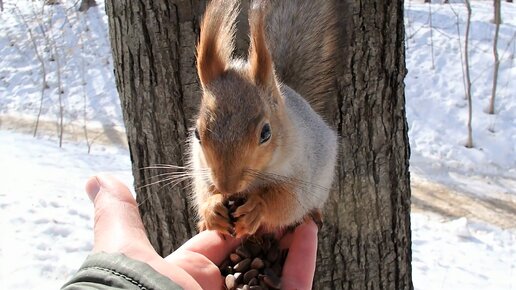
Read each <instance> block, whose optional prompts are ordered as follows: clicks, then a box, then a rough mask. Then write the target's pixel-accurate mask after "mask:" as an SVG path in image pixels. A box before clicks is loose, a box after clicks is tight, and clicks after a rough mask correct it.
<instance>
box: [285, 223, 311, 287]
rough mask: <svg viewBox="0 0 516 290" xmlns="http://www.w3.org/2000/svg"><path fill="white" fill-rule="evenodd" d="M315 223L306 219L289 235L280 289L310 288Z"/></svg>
mask: <svg viewBox="0 0 516 290" xmlns="http://www.w3.org/2000/svg"><path fill="white" fill-rule="evenodd" d="M317 231H318V228H317V225H316V224H315V223H314V222H313V221H311V220H310V221H308V222H306V223H304V224H302V225H300V226H298V227H297V228H296V230H295V231H294V233H293V234H292V236H291V237H288V238H289V239H290V238H291V239H292V240H291V243H290V247H289V251H288V256H287V260H286V261H285V265H284V266H283V275H282V283H283V287H282V289H287V290H290V289H311V288H312V283H313V278H314V272H315V260H316V258H317Z"/></svg>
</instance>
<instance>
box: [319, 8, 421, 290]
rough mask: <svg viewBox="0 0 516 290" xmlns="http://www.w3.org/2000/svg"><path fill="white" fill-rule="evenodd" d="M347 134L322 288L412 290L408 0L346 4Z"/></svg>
mask: <svg viewBox="0 0 516 290" xmlns="http://www.w3.org/2000/svg"><path fill="white" fill-rule="evenodd" d="M339 3H340V5H341V7H339V8H338V10H339V11H341V16H340V17H339V18H340V19H341V23H340V25H339V27H342V28H343V30H342V39H343V45H342V50H341V53H342V60H341V65H339V67H340V68H341V71H338V72H337V73H338V75H339V76H340V77H339V79H338V95H337V97H336V98H334V99H332V100H331V101H332V102H333V106H326V107H327V108H335V110H334V111H328V114H327V115H326V116H325V117H326V119H327V120H333V123H334V126H335V128H336V129H337V130H338V132H339V135H340V136H341V137H342V139H341V146H340V152H339V155H340V159H339V164H338V166H337V167H338V168H337V178H336V184H335V190H334V191H333V192H332V195H331V196H330V199H329V202H328V204H327V207H326V210H325V223H324V227H323V229H322V231H321V233H320V234H319V251H318V266H317V272H316V274H317V279H316V282H315V285H314V288H315V289H412V288H413V286H412V278H411V248H410V246H411V232H410V178H409V170H408V166H409V163H408V162H409V155H410V152H409V144H408V137H407V133H408V126H407V121H406V117H405V94H404V87H405V86H404V83H403V79H404V77H405V74H406V68H405V51H404V45H403V43H404V26H403V1H345V0H341V1H339Z"/></svg>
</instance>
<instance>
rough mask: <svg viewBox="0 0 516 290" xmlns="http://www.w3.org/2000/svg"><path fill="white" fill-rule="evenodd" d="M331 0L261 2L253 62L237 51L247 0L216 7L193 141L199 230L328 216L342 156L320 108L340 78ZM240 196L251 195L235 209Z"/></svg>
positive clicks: (252, 23)
mask: <svg viewBox="0 0 516 290" xmlns="http://www.w3.org/2000/svg"><path fill="white" fill-rule="evenodd" d="M330 2H331V1H313V0H272V1H264V0H262V1H252V2H251V5H250V9H249V13H248V17H249V30H250V31H249V34H250V44H249V52H248V57H247V59H239V58H233V52H234V42H235V40H234V38H235V31H236V19H237V16H238V15H239V13H240V11H239V10H240V9H239V3H238V0H212V1H211V2H210V3H209V4H208V5H207V7H206V10H205V13H204V17H203V19H202V21H201V26H200V37H199V42H198V44H197V72H198V76H199V80H200V84H201V86H202V98H201V104H200V109H199V113H198V116H197V119H196V123H195V128H192V131H193V134H192V135H191V137H190V138H189V146H190V150H189V163H190V166H191V167H192V168H193V172H194V174H193V196H192V197H193V203H194V204H195V206H196V207H197V211H198V216H199V220H200V221H199V223H198V227H199V230H201V231H202V230H217V231H219V232H220V233H223V234H230V235H236V236H237V237H242V236H246V235H252V234H254V233H256V232H257V231H258V230H259V229H263V230H265V231H274V230H279V229H285V228H289V227H293V226H295V225H297V224H299V223H301V222H302V221H303V220H305V219H307V218H312V219H314V220H315V221H316V222H318V223H319V222H322V215H321V209H322V207H323V205H324V203H325V201H326V199H327V198H328V195H329V191H330V188H331V185H332V182H333V178H334V168H335V163H336V156H337V135H336V133H335V132H334V131H333V130H332V129H331V128H330V127H329V126H328V125H327V124H326V123H325V121H324V120H323V119H322V117H321V116H320V115H319V114H318V113H317V112H316V110H317V103H321V101H324V99H325V98H328V97H329V96H328V91H330V90H331V88H332V86H333V85H334V63H335V62H334V61H333V58H334V55H335V51H336V39H337V37H336V31H337V29H336V27H335V25H336V20H335V12H334V10H335V9H334V8H333V7H332V4H331V3H330ZM311 104H312V105H311ZM235 196H243V197H244V198H245V202H244V203H243V204H241V205H240V206H238V207H237V208H236V210H234V212H232V213H230V212H229V210H228V207H227V204H226V201H227V200H228V198H232V197H235Z"/></svg>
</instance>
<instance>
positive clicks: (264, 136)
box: [260, 123, 272, 144]
mask: <svg viewBox="0 0 516 290" xmlns="http://www.w3.org/2000/svg"><path fill="white" fill-rule="evenodd" d="M271 135H272V134H271V125H269V123H266V124H265V125H263V128H262V133H260V144H263V143H265V142H267V141H269V139H271Z"/></svg>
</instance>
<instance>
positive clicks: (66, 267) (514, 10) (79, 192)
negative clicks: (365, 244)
mask: <svg viewBox="0 0 516 290" xmlns="http://www.w3.org/2000/svg"><path fill="white" fill-rule="evenodd" d="M63 2H64V5H57V6H47V7H46V8H45V10H44V11H43V12H42V10H41V1H28V0H22V1H14V0H11V1H9V0H7V1H4V7H5V10H4V12H0V164H2V165H3V167H2V169H0V176H1V177H0V181H1V183H2V186H1V187H0V229H2V234H0V285H2V286H1V288H2V289H58V288H59V286H60V285H61V284H62V283H63V282H64V281H65V280H66V279H67V278H68V277H69V276H70V275H71V274H72V273H73V272H74V271H75V270H76V269H77V267H78V266H79V265H80V264H81V262H82V261H83V260H84V258H85V256H86V255H87V254H88V253H89V251H90V249H91V246H92V231H91V226H92V214H93V211H92V205H91V203H90V202H89V200H88V199H87V197H86V194H85V193H84V191H83V185H84V182H85V181H86V179H87V178H88V176H90V175H93V174H95V173H97V172H110V173H112V174H114V175H116V176H118V177H120V178H121V179H122V180H124V182H125V183H126V184H127V185H131V184H132V177H131V171H130V167H131V164H130V160H129V156H128V155H129V154H128V151H127V149H126V148H125V147H123V146H120V145H116V144H115V145H113V144H103V143H102V142H96V143H94V144H93V145H92V146H91V152H90V154H88V153H87V150H88V145H87V144H86V141H67V140H72V139H73V140H76V139H77V138H78V139H81V138H83V137H82V136H83V135H82V131H81V130H77V128H80V127H82V126H84V125H85V124H86V125H87V128H88V130H90V132H99V131H98V130H108V129H113V128H114V129H116V130H120V129H123V121H122V118H121V112H120V106H119V101H118V97H117V93H116V88H115V85H114V77H113V75H112V69H113V67H112V60H111V56H110V48H109V40H108V32H107V18H106V16H105V13H104V3H103V1H97V2H98V3H99V7H97V8H93V9H91V10H90V11H88V12H87V13H84V14H83V13H78V12H76V10H75V8H74V7H73V4H74V3H75V2H76V1H71V0H68V1H63ZM421 2H422V1H406V4H405V8H406V10H405V23H406V34H407V39H408V42H407V51H406V55H407V67H408V70H409V74H408V75H407V78H406V101H407V118H408V122H409V126H410V131H409V135H410V136H409V137H410V142H411V152H412V156H411V161H410V162H411V172H412V181H413V192H414V199H413V203H414V207H415V208H416V210H415V211H414V212H413V213H412V240H413V246H412V254H413V280H414V285H415V288H416V289H493V290H494V289H496V290H498V289H516V278H515V274H516V213H515V212H516V154H515V153H516V152H515V151H516V99H515V93H516V82H515V81H514V79H516V66H515V65H514V57H515V50H516V40H515V37H516V6H515V4H508V3H505V2H502V19H503V24H502V26H501V28H500V40H499V53H500V56H501V66H500V74H499V82H498V95H497V101H496V114H495V115H488V114H486V113H485V112H484V111H485V108H486V107H487V106H488V101H489V95H490V90H491V85H492V84H491V83H492V67H493V65H492V64H493V57H492V47H491V45H492V37H493V35H494V25H493V24H492V23H491V22H490V20H491V19H492V15H493V12H492V1H473V3H472V4H473V19H472V21H473V22H472V30H471V50H470V54H471V74H472V81H473V113H474V119H473V133H474V143H475V148H473V149H467V148H465V147H464V143H465V140H466V118H467V103H466V101H465V100H464V87H463V82H462V70H461V60H460V59H461V58H460V49H459V47H462V45H463V44H464V38H463V35H464V31H465V17H466V14H465V13H466V11H465V8H464V6H463V4H461V3H456V4H452V5H442V4H437V3H436V4H432V5H431V8H432V15H433V16H432V25H433V29H432V38H433V51H434V63H435V66H433V65H432V54H431V43H432V41H431V39H430V27H429V17H428V15H429V10H428V9H429V6H428V5H425V4H422V3H421ZM452 2H457V1H452ZM15 3H16V4H17V7H16V6H15ZM452 8H453V9H452ZM455 13H457V14H458V15H459V18H457V17H456V14H455ZM457 19H458V23H459V26H460V27H459V29H460V32H461V39H460V41H462V43H461V44H460V45H459V39H458V34H457V26H456V23H457ZM27 27H29V28H30V29H31V33H32V38H33V39H34V41H35V43H36V46H37V48H38V53H40V54H41V56H42V59H43V60H44V63H45V70H46V72H47V83H48V89H45V90H44V94H43V102H41V98H42V95H41V88H42V79H41V71H42V70H41V69H42V68H41V63H40V61H39V59H38V57H37V55H36V53H35V49H34V44H33V42H32V40H31V36H30V34H29V33H28V30H27ZM42 31H45V34H42ZM54 43H55V44H54ZM56 59H57V61H56ZM52 60H53V61H52ZM57 62H59V64H60V65H59V66H60V67H61V79H62V83H63V94H61V105H62V107H63V113H64V114H63V118H64V124H65V127H64V133H65V134H64V137H65V142H64V144H63V147H62V148H59V147H58V143H57V134H56V131H57V129H56V128H57V127H58V126H57V122H58V120H59V114H60V107H61V105H60V102H59V94H58V92H59V82H58V75H57V73H56V70H57V67H58V66H57ZM40 106H41V123H40V128H39V131H38V134H37V135H38V137H37V138H33V137H32V136H31V135H29V134H26V133H21V132H27V131H32V124H33V122H34V120H35V117H36V116H37V115H38V112H39V110H40ZM7 128H10V129H9V130H7ZM99 128H100V129H99ZM77 132H79V133H77ZM95 134H97V133H95ZM72 135H73V136H72ZM77 135H79V137H78V136H77ZM89 136H90V138H92V137H91V136H92V134H90V135H89ZM90 141H91V140H90ZM104 143H105V142H104ZM437 185H438V186H439V187H437ZM452 193H453V194H452ZM425 198H426V199H425ZM437 201H438V202H437Z"/></svg>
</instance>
